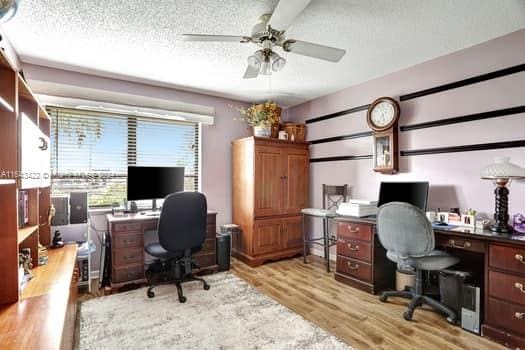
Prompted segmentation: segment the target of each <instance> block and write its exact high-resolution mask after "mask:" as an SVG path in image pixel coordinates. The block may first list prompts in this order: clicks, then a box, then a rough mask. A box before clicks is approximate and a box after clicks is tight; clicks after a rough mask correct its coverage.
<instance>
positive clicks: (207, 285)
mask: <svg viewBox="0 0 525 350" xmlns="http://www.w3.org/2000/svg"><path fill="white" fill-rule="evenodd" d="M202 288H204V290H210V285H209V284H205V285H204V286H202Z"/></svg>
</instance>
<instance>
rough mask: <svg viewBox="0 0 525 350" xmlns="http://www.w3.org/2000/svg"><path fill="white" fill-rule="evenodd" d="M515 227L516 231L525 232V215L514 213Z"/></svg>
mask: <svg viewBox="0 0 525 350" xmlns="http://www.w3.org/2000/svg"><path fill="white" fill-rule="evenodd" d="M512 226H513V228H514V231H515V232H516V233H521V234H525V215H523V214H516V215H514V222H513V225H512Z"/></svg>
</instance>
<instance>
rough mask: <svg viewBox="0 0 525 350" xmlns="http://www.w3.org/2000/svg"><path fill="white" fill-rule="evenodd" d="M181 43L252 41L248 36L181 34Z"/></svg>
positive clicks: (179, 38)
mask: <svg viewBox="0 0 525 350" xmlns="http://www.w3.org/2000/svg"><path fill="white" fill-rule="evenodd" d="M178 40H180V41H222V42H224V41H230V42H238V43H246V42H249V41H250V40H251V39H250V38H249V37H246V36H238V35H208V34H181V35H179V37H178Z"/></svg>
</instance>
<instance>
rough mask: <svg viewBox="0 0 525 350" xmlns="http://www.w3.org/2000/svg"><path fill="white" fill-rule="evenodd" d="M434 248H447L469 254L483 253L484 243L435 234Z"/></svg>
mask: <svg viewBox="0 0 525 350" xmlns="http://www.w3.org/2000/svg"><path fill="white" fill-rule="evenodd" d="M436 247H448V248H456V249H461V250H467V251H470V252H477V253H485V243H484V242H482V241H479V240H477V239H470V238H463V237H459V236H449V235H446V236H445V235H440V234H439V233H436Z"/></svg>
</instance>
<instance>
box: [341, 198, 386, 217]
mask: <svg viewBox="0 0 525 350" xmlns="http://www.w3.org/2000/svg"><path fill="white" fill-rule="evenodd" d="M337 214H339V215H345V216H357V217H363V216H370V215H376V214H377V201H368V200H362V199H350V201H348V203H341V204H340V205H339V208H338V209H337Z"/></svg>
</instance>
